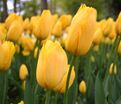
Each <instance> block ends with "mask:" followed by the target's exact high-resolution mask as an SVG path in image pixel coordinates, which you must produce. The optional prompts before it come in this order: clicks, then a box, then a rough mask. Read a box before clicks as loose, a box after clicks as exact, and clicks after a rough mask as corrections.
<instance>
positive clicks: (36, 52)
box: [34, 47, 39, 58]
mask: <svg viewBox="0 0 121 104" xmlns="http://www.w3.org/2000/svg"><path fill="white" fill-rule="evenodd" d="M38 51H39V48H38V47H36V48H35V50H34V58H37V54H38Z"/></svg>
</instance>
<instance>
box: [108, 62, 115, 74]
mask: <svg viewBox="0 0 121 104" xmlns="http://www.w3.org/2000/svg"><path fill="white" fill-rule="evenodd" d="M113 66H114V64H113V63H112V64H111V65H110V68H109V74H110V75H112V74H113Z"/></svg>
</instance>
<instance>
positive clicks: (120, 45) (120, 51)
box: [117, 41, 121, 55]
mask: <svg viewBox="0 0 121 104" xmlns="http://www.w3.org/2000/svg"><path fill="white" fill-rule="evenodd" d="M117 52H118V54H120V55H121V41H120V43H119V45H118V50H117Z"/></svg>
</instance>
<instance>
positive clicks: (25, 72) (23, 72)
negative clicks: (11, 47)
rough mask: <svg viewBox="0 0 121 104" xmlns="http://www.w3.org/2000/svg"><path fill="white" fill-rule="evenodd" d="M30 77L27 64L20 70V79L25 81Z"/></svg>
mask: <svg viewBox="0 0 121 104" xmlns="http://www.w3.org/2000/svg"><path fill="white" fill-rule="evenodd" d="M27 76H28V69H27V67H26V65H25V64H22V65H21V66H20V69H19V77H20V79H21V80H25V79H26V77H27Z"/></svg>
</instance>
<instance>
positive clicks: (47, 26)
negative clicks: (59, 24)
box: [33, 10, 56, 40]
mask: <svg viewBox="0 0 121 104" xmlns="http://www.w3.org/2000/svg"><path fill="white" fill-rule="evenodd" d="M55 19H56V15H54V16H53V15H51V13H50V11H49V10H44V11H43V12H42V14H41V16H40V18H39V19H38V20H36V24H35V25H34V27H33V33H34V35H35V36H36V37H37V38H38V39H41V40H42V39H46V38H47V37H48V35H49V34H50V33H51V31H52V28H53V26H54V24H55V22H56V20H55Z"/></svg>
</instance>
